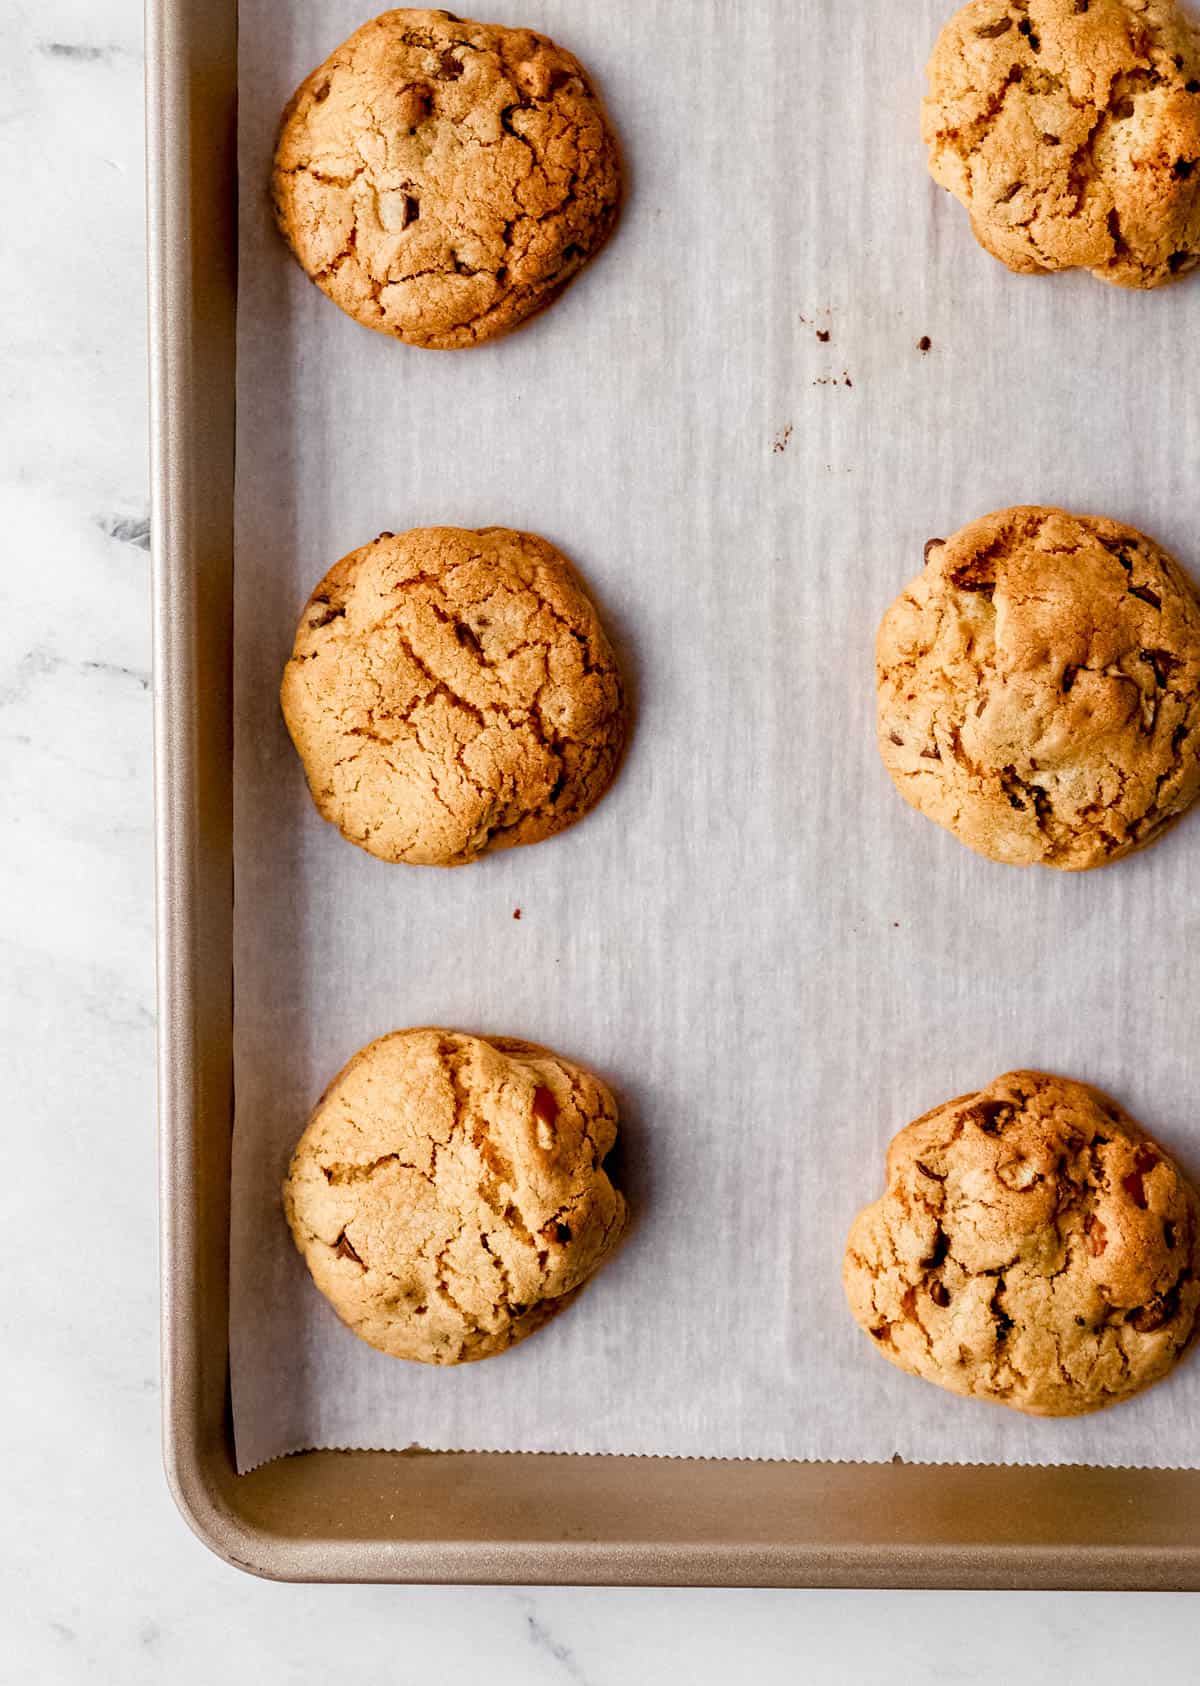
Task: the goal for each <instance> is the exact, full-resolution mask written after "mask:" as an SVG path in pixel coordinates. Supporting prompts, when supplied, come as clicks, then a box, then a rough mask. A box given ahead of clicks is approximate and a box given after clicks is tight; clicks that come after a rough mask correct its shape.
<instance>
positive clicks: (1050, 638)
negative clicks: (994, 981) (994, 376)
mask: <svg viewBox="0 0 1200 1686" xmlns="http://www.w3.org/2000/svg"><path fill="white" fill-rule="evenodd" d="M926 558H927V560H926V566H925V570H924V572H923V573H921V574H919V575H918V576H917V578H916V579H915V580H914V581H913V582H912V583H911V585H910V586H909V587H908V589H907V590H906V591H905V592H903V593H902V594H901V595H900V597H898V598H897V600H896V602H895V603H893V605H892V607H891V608H890V609H889V610H888V612H887V614H886V615H885V616H884V618H883V623H882V625H881V627H880V629H879V637H878V641H877V645H876V665H877V677H878V685H879V748H880V753H881V754H882V756H883V760H884V764H885V766H886V767H887V770H888V772H889V773H890V774H891V775H892V778H893V779H894V781H895V783H896V787H897V789H898V790H899V791H900V793H901V795H902V796H903V797H904V798H905V800H906V801H907V802H910V803H911V804H912V806H913V807H914V808H918V809H919V810H920V811H921V813H923V814H925V815H927V816H928V818H929V819H931V820H936V821H937V823H938V824H939V825H942V826H945V827H946V829H947V830H948V831H952V832H953V833H954V834H955V836H956V837H958V838H959V839H960V841H962V842H963V843H966V844H967V845H968V846H969V847H970V848H972V849H976V850H978V851H979V853H980V854H983V855H987V856H989V857H990V859H992V860H995V861H1004V862H1007V863H1009V864H1012V865H1020V866H1024V865H1029V864H1031V863H1038V864H1040V865H1042V866H1052V867H1063V868H1066V869H1068V870H1072V871H1075V870H1079V869H1082V868H1086V867H1095V866H1103V865H1104V864H1105V863H1106V862H1108V861H1113V860H1117V859H1118V858H1119V857H1120V856H1122V855H1127V854H1129V853H1130V851H1131V850H1133V849H1138V848H1141V847H1142V846H1143V845H1144V844H1147V843H1150V842H1152V841H1153V839H1154V838H1156V837H1157V836H1158V835H1159V833H1160V832H1161V831H1162V830H1163V829H1164V827H1165V826H1167V825H1168V824H1169V823H1170V822H1171V821H1172V820H1173V819H1175V818H1176V817H1177V816H1178V815H1179V814H1181V813H1182V812H1183V810H1184V809H1185V808H1186V807H1187V806H1188V805H1189V803H1191V802H1193V801H1194V800H1195V798H1196V796H1197V795H1198V794H1200V602H1198V601H1197V598H1196V594H1195V591H1194V590H1193V588H1192V586H1191V584H1190V583H1189V581H1188V579H1187V577H1186V576H1185V575H1184V573H1183V572H1182V570H1181V569H1180V568H1179V566H1178V564H1177V563H1176V562H1174V561H1173V560H1172V559H1171V557H1170V556H1168V555H1167V553H1166V552H1165V551H1164V550H1161V549H1160V548H1159V547H1158V545H1156V544H1154V543H1153V542H1152V540H1150V539H1147V538H1144V537H1143V536H1142V534H1140V533H1137V532H1135V531H1134V530H1133V528H1132V527H1123V526H1121V525H1120V524H1119V523H1117V522H1116V521H1106V520H1103V519H1100V518H1095V517H1088V516H1074V515H1067V514H1065V513H1064V512H1063V511H1062V510H1060V509H1039V508H1019V509H1005V510H1001V511H1000V512H999V513H998V514H995V515H987V516H985V517H984V518H983V519H982V520H981V521H975V522H972V523H971V525H970V526H968V527H964V528H963V529H962V531H961V532H959V533H956V534H955V535H954V537H953V538H950V539H944V540H943V539H931V540H930V542H929V544H928V545H927V546H926Z"/></svg>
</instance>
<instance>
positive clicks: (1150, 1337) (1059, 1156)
mask: <svg viewBox="0 0 1200 1686" xmlns="http://www.w3.org/2000/svg"><path fill="white" fill-rule="evenodd" d="M844 1280H845V1285H846V1294H847V1297H848V1299H849V1301H850V1308H851V1310H852V1311H853V1313H854V1315H855V1317H856V1318H857V1320H858V1322H859V1323H860V1324H861V1325H862V1327H863V1328H864V1329H865V1330H866V1332H867V1333H868V1334H869V1335H870V1337H871V1339H872V1340H873V1341H874V1342H875V1345H876V1346H877V1348H878V1350H879V1351H880V1352H881V1353H883V1355H884V1357H885V1358H889V1359H890V1360H891V1361H892V1363H893V1364H897V1365H899V1367H900V1368H901V1369H902V1370H907V1371H908V1372H909V1373H910V1374H911V1375H914V1376H923V1377H924V1378H925V1380H926V1381H930V1382H936V1383H937V1385H938V1386H939V1387H944V1388H948V1389H949V1390H950V1391H951V1392H952V1393H963V1394H969V1395H971V1396H972V1397H974V1398H976V1399H988V1400H991V1401H993V1402H994V1403H996V1404H999V1405H1011V1406H1012V1407H1013V1408H1014V1410H1018V1411H1027V1412H1029V1413H1030V1414H1031V1415H1032V1416H1038V1417H1071V1416H1080V1415H1082V1414H1084V1413H1085V1412H1088V1411H1098V1410H1100V1409H1101V1408H1102V1407H1103V1406H1105V1405H1115V1404H1117V1403H1118V1402H1119V1401H1120V1400H1123V1399H1128V1398H1130V1397H1131V1396H1132V1395H1133V1394H1135V1393H1140V1392H1141V1390H1142V1389H1143V1388H1146V1387H1149V1386H1150V1385H1151V1383H1152V1382H1156V1381H1160V1380H1161V1379H1162V1377H1164V1376H1165V1375H1166V1374H1167V1373H1168V1371H1170V1370H1171V1368H1172V1367H1173V1366H1174V1364H1175V1363H1176V1361H1177V1360H1178V1359H1179V1357H1180V1356H1181V1354H1182V1353H1183V1351H1184V1349H1185V1348H1186V1347H1187V1345H1188V1343H1189V1341H1190V1340H1191V1339H1192V1337H1193V1335H1194V1333H1195V1332H1196V1328H1197V1316H1198V1313H1200V1197H1198V1196H1197V1194H1196V1191H1195V1190H1194V1189H1193V1188H1192V1187H1191V1186H1190V1185H1189V1184H1188V1183H1187V1182H1185V1181H1184V1178H1183V1176H1182V1175H1181V1173H1180V1172H1179V1170H1178V1168H1177V1167H1176V1166H1175V1165H1174V1164H1172V1162H1171V1160H1170V1159H1168V1158H1167V1156H1166V1154H1165V1153H1164V1152H1163V1151H1162V1149H1161V1148H1159V1147H1157V1146H1156V1145H1155V1144H1154V1143H1153V1142H1152V1141H1151V1140H1150V1138H1149V1137H1148V1136H1147V1135H1146V1133H1145V1131H1144V1130H1142V1129H1141V1127H1140V1126H1139V1125H1137V1124H1135V1123H1134V1121H1133V1119H1132V1118H1130V1117H1129V1116H1128V1114H1127V1113H1125V1112H1122V1110H1121V1108H1120V1107H1119V1106H1116V1105H1114V1103H1113V1102H1112V1101H1110V1100H1109V1099H1108V1097H1107V1096H1105V1095H1101V1094H1099V1093H1098V1092H1097V1091H1096V1090H1095V1089H1089V1088H1088V1087H1086V1085H1084V1084H1082V1083H1072V1082H1070V1081H1068V1080H1067V1079H1066V1078H1061V1077H1048V1076H1046V1074H1045V1073H1044V1072H1040V1071H1014V1072H1010V1073H1009V1074H1008V1075H1007V1076H1006V1077H998V1078H997V1079H996V1081H995V1082H994V1083H991V1084H989V1086H988V1087H987V1088H986V1089H981V1090H980V1091H979V1092H978V1093H977V1094H973V1095H960V1096H959V1098H958V1099H957V1100H954V1101H947V1102H946V1104H945V1105H944V1106H940V1107H937V1108H936V1109H935V1110H934V1111H933V1112H928V1113H926V1114H925V1116H924V1117H923V1118H918V1119H917V1121H916V1123H915V1124H910V1125H909V1126H908V1128H907V1129H905V1130H901V1132H900V1134H899V1135H898V1136H897V1137H896V1138H895V1139H894V1140H893V1142H892V1144H891V1146H890V1147H889V1149H888V1156H887V1192H886V1194H885V1195H884V1196H883V1198H882V1200H877V1201H876V1202H875V1204H874V1205H873V1206H868V1207H867V1208H866V1209H865V1210H864V1211H862V1212H860V1213H859V1215H858V1217H857V1218H856V1219H855V1221H854V1227H853V1229H852V1230H851V1232H850V1241H849V1244H848V1246H847V1249H846V1258H845V1266H844Z"/></svg>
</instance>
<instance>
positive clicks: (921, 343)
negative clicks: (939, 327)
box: [917, 334, 933, 352]
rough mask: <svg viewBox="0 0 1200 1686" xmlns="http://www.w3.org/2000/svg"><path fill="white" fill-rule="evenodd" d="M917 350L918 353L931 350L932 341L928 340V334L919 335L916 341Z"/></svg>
mask: <svg viewBox="0 0 1200 1686" xmlns="http://www.w3.org/2000/svg"><path fill="white" fill-rule="evenodd" d="M917 350H918V351H920V352H925V351H932V350H933V341H932V340H931V339H930V337H929V335H928V334H922V335H921V337H920V339H919V340H918V341H917Z"/></svg>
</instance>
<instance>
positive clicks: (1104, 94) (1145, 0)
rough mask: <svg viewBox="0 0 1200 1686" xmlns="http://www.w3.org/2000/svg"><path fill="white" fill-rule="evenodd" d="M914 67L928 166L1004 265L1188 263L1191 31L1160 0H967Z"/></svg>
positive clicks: (1136, 280) (1196, 42) (1196, 220)
mask: <svg viewBox="0 0 1200 1686" xmlns="http://www.w3.org/2000/svg"><path fill="white" fill-rule="evenodd" d="M928 74H929V94H928V96H927V97H926V99H925V101H924V104H923V106H922V111H921V132H922V135H923V137H924V139H925V141H926V143H927V145H928V147H929V168H930V170H931V172H932V174H933V177H934V179H935V181H938V182H940V183H941V185H942V186H943V187H945V188H948V189H949V190H950V192H951V193H953V194H954V196H955V198H956V199H959V200H961V202H962V203H963V204H964V205H965V206H966V208H967V210H968V211H969V212H970V215H971V227H972V228H973V229H974V231H975V237H976V239H977V240H978V241H979V243H980V245H981V246H984V247H986V249H987V250H988V251H989V252H991V253H992V255H993V257H997V258H999V259H1000V260H1001V262H1002V263H1006V264H1007V265H1008V267H1009V268H1010V269H1015V270H1019V271H1024V272H1029V271H1036V270H1053V269H1077V268H1078V269H1090V270H1091V272H1092V274H1093V275H1098V276H1099V277H1100V279H1101V280H1102V281H1112V282H1115V283H1116V284H1117V285H1118V286H1121V287H1157V286H1160V285H1161V284H1162V283H1163V282H1164V281H1170V280H1172V279H1173V278H1174V277H1175V276H1177V275H1181V274H1182V273H1183V272H1184V271H1185V270H1189V269H1192V268H1193V267H1194V266H1195V264H1196V262H1197V261H1198V259H1200V168H1198V167H1197V165H1198V164H1200V34H1198V33H1197V30H1196V28H1195V27H1194V25H1193V24H1192V23H1191V22H1189V21H1188V19H1187V18H1186V17H1185V16H1184V15H1183V14H1182V13H1181V12H1180V11H1179V10H1177V8H1176V7H1175V5H1174V4H1173V3H1172V0H971V3H970V4H969V5H967V6H964V7H963V9H962V10H961V11H960V12H958V13H956V15H955V16H954V17H953V18H952V19H951V20H950V22H949V23H948V24H947V25H946V27H945V29H944V30H943V31H942V33H941V36H940V37H939V39H938V43H937V46H936V47H935V48H934V52H933V57H932V59H931V60H930V62H929V72H928Z"/></svg>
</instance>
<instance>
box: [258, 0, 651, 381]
mask: <svg viewBox="0 0 1200 1686" xmlns="http://www.w3.org/2000/svg"><path fill="white" fill-rule="evenodd" d="M273 191H274V197H275V208H276V216H277V218H278V222H279V226H280V228H281V230H282V231H283V234H284V236H285V238H286V239H287V242H288V244H289V245H290V246H291V248H292V251H293V252H294V253H295V254H296V257H297V258H298V259H299V261H300V264H301V265H302V267H303V268H304V269H305V270H306V271H307V273H308V274H309V275H310V276H311V277H312V279H313V280H314V281H315V282H316V283H317V285H318V286H319V287H320V288H322V290H323V291H324V292H326V293H328V295H329V297H330V298H331V299H332V300H333V301H334V303H335V304H338V305H340V306H341V308H342V309H343V310H344V311H346V312H347V314H348V315H350V316H353V317H354V318H355V319H356V321H359V322H362V323H364V324H365V325H366V326H367V327H368V328H377V329H379V330H381V331H382V332H384V333H388V334H395V335H396V336H397V338H399V339H402V340H406V341H407V342H408V343H409V344H410V345H422V346H430V347H434V348H436V349H438V350H450V349H454V348H457V347H460V346H468V345H477V344H478V343H479V342H480V341H482V340H488V339H494V338H495V337H496V335H498V334H504V333H507V332H508V331H509V330H510V329H512V328H515V327H517V326H518V325H519V324H520V323H522V322H524V321H525V320H526V318H528V317H530V316H532V315H533V314H534V313H535V312H536V311H539V310H541V309H543V308H544V307H545V306H546V305H548V304H549V303H550V302H551V300H552V299H554V298H555V297H556V296H557V295H558V294H559V293H560V292H561V291H562V289H563V288H564V287H565V286H566V284H567V282H568V281H570V279H571V278H572V276H574V275H575V274H576V273H577V272H578V270H579V269H580V268H581V267H582V266H583V265H584V264H585V263H586V262H587V260H588V259H589V258H590V257H592V256H593V255H594V254H595V253H596V252H597V251H599V249H600V247H601V246H602V245H603V244H604V242H605V240H606V239H607V238H608V236H609V234H610V233H611V231H612V228H613V225H614V223H615V221H616V217H617V210H618V207H619V204H620V198H621V173H620V163H619V159H618V154H617V146H616V141H615V139H614V137H613V134H612V131H611V129H610V128H609V126H608V122H607V119H606V118H605V115H604V110H603V107H602V106H601V104H600V101H599V99H598V97H597V95H596V92H595V90H594V89H593V87H592V85H591V83H590V82H589V80H588V78H587V75H586V73H585V72H584V70H583V67H582V66H581V65H580V64H579V62H578V60H577V59H575V58H573V57H572V56H571V54H570V53H568V52H564V51H563V49H562V48H561V47H556V46H555V45H554V43H553V42H552V41H548V40H547V39H546V37H545V36H544V35H535V34H534V33H533V31H532V30H529V29H506V28H503V27H501V26H500V25H498V24H486V23H471V22H469V21H468V20H467V19H464V18H457V17H455V16H454V14H453V13H452V12H433V11H423V10H418V9H412V8H409V9H405V10H402V11H393V12H384V13H383V15H382V16H381V17H377V18H375V19H374V20H373V21H372V22H371V23H367V24H364V25H363V26H362V28H361V29H359V30H357V31H356V32H355V33H354V34H353V35H352V36H351V37H350V39H349V40H348V41H346V42H344V43H343V45H342V46H340V47H339V48H338V49H337V51H336V52H335V53H333V54H332V55H331V56H330V57H329V58H328V59H326V61H325V63H324V64H323V65H321V66H320V68H319V69H317V70H314V71H313V73H312V75H311V76H310V77H308V79H307V80H306V81H305V82H303V83H302V84H301V86H300V87H299V88H298V89H297V91H296V93H295V94H294V95H293V96H292V99H291V102H290V104H289V105H288V108H287V110H286V111H285V112H284V115H283V122H282V126H281V128H280V134H279V142H278V146H277V149H276V153H275V168H274V176H273Z"/></svg>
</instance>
